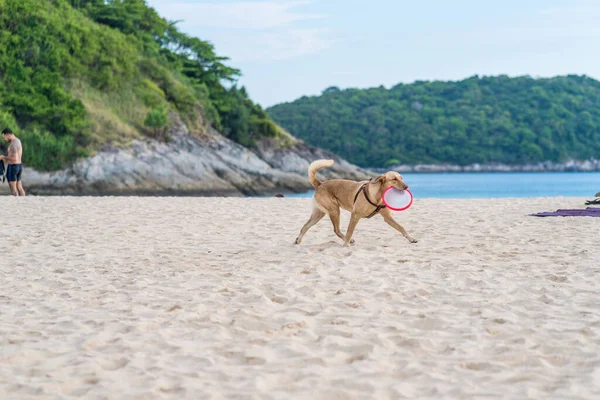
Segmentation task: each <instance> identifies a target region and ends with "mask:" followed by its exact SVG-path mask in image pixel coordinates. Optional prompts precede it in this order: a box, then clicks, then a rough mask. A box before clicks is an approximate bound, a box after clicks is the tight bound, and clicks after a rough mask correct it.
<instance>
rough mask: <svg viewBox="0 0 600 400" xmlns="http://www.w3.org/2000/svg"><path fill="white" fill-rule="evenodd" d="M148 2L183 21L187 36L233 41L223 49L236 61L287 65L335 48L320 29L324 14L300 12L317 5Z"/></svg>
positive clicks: (303, 1) (297, 0)
mask: <svg viewBox="0 0 600 400" xmlns="http://www.w3.org/2000/svg"><path fill="white" fill-rule="evenodd" d="M148 3H149V5H150V6H152V7H154V8H155V9H156V10H157V11H158V12H159V14H160V15H161V16H163V17H165V18H167V19H168V20H180V21H181V22H180V23H179V24H178V26H179V27H180V29H181V30H183V31H185V32H186V33H188V34H192V35H194V36H198V37H200V38H201V39H204V40H208V41H210V42H216V41H215V40H213V38H211V37H205V36H206V35H205V34H202V33H201V32H206V30H207V28H210V29H211V31H212V32H215V36H216V37H221V38H223V43H225V42H229V43H228V44H227V45H225V46H222V47H226V48H228V49H229V54H227V55H228V56H229V57H231V59H232V60H234V61H250V60H252V61H256V60H265V61H277V60H287V59H292V58H296V57H303V56H307V55H313V54H317V53H319V52H321V51H323V50H325V49H327V48H328V47H330V46H331V45H332V44H333V41H332V40H330V39H327V37H326V34H327V30H326V29H323V28H321V27H319V26H318V25H319V22H321V21H323V20H324V19H326V18H327V16H326V15H321V14H310V13H305V12H301V11H299V10H298V9H301V8H306V7H308V6H310V5H311V4H313V2H312V1H308V0H294V1H281V0H279V1H278V0H263V1H233V2H225V3H224V2H223V1H221V2H218V3H217V2H206V1H203V2H192V1H185V0H176V1H169V0H149V1H148ZM305 25H309V27H306V26H305ZM315 25H317V26H315ZM231 41H233V42H234V43H232V42H231ZM216 45H217V46H219V43H218V42H217V43H216ZM217 50H218V48H217Z"/></svg>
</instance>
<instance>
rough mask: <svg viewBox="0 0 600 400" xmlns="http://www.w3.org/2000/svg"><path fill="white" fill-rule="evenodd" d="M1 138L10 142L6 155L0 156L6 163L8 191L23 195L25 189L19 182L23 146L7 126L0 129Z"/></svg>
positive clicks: (15, 194)
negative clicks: (0, 130)
mask: <svg viewBox="0 0 600 400" xmlns="http://www.w3.org/2000/svg"><path fill="white" fill-rule="evenodd" d="M2 139H4V140H5V141H7V142H9V143H10V145H9V146H8V155H7V156H0V161H4V162H5V163H6V164H8V166H7V167H6V177H7V178H8V186H10V192H11V193H12V195H13V196H25V190H23V184H22V182H21V174H22V172H23V166H22V165H21V158H22V157H23V146H22V145H21V141H20V140H19V139H18V138H17V137H16V136H15V135H14V133H12V131H11V130H10V129H8V128H6V129H5V130H3V131H2Z"/></svg>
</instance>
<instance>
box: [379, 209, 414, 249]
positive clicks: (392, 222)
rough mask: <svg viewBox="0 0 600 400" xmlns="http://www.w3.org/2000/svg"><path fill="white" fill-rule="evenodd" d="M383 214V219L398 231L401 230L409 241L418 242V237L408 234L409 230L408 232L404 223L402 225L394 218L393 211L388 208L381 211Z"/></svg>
mask: <svg viewBox="0 0 600 400" xmlns="http://www.w3.org/2000/svg"><path fill="white" fill-rule="evenodd" d="M381 216H382V217H383V220H384V221H385V222H387V224H388V225H389V226H391V227H392V228H394V229H396V230H397V231H398V232H400V233H401V234H402V236H404V237H405V238H406V239H407V240H408V241H409V242H411V243H417V239H415V238H413V237H412V236H410V235H409V234H408V232H406V229H404V228H403V227H402V225H400V224H399V223H397V222H396V221H395V220H394V218H392V215H391V213H390V212H389V211H388V210H385V211H383V212H382V213H381Z"/></svg>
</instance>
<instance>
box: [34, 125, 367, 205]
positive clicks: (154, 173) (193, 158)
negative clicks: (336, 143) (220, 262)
mask: <svg viewBox="0 0 600 400" xmlns="http://www.w3.org/2000/svg"><path fill="white" fill-rule="evenodd" d="M169 136H170V138H171V139H170V140H169V141H168V142H159V141H155V140H145V141H143V140H137V141H133V142H132V143H131V144H130V146H129V147H128V148H107V149H105V150H103V151H101V152H99V153H98V154H96V155H94V156H93V157H89V158H86V159H83V160H80V161H78V162H76V163H75V164H74V165H72V166H71V167H70V168H68V169H65V170H61V171H57V172H52V173H41V172H38V171H35V170H33V169H31V168H25V169H24V171H23V182H24V186H25V188H26V190H27V191H28V193H29V194H34V195H205V196H247V195H267V194H271V193H281V192H288V193H289V192H304V191H308V190H310V189H312V186H311V185H310V183H309V181H308V176H307V168H308V165H309V163H310V162H312V161H314V160H315V159H317V158H320V157H323V158H329V157H330V153H328V152H324V151H323V150H319V149H315V148H311V147H309V146H306V145H304V144H302V143H295V144H293V145H292V146H291V147H290V148H288V149H280V148H279V149H278V148H276V146H275V145H271V146H270V147H269V146H267V145H266V144H264V143H263V144H262V145H261V146H262V147H261V146H259V149H257V150H255V151H251V150H249V149H247V148H245V147H243V146H241V145H239V144H237V143H235V142H233V141H231V140H229V139H227V138H225V137H223V136H222V135H220V134H219V133H218V132H216V131H215V130H213V129H209V130H208V132H207V134H206V135H201V136H194V135H192V134H190V133H189V132H188V130H187V128H186V127H185V125H183V124H177V126H176V127H175V128H174V129H173V130H172V131H171V132H170V135H169ZM336 161H337V163H336V165H334V167H333V168H332V171H326V170H322V171H323V177H327V176H329V177H337V178H348V179H357V178H358V179H362V178H365V177H367V176H369V173H368V172H366V171H363V170H361V169H359V168H358V167H355V166H353V165H351V164H349V163H347V162H346V161H344V160H341V159H339V158H336Z"/></svg>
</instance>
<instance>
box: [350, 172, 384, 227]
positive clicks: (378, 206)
mask: <svg viewBox="0 0 600 400" xmlns="http://www.w3.org/2000/svg"><path fill="white" fill-rule="evenodd" d="M372 181H373V179H370V180H369V182H367V183H364V184H363V185H362V186H361V187H360V189H358V192H356V195H355V196H354V204H356V200H357V199H358V195H359V194H360V192H363V193H364V195H365V199H367V201H368V202H369V204H371V205H372V206H374V207H375V211H373V212H372V213H371V215H369V216H368V217H367V218H372V217H373V216H375V215H376V214H377V213H378V212H379V211H381V210H382V209H384V208H386V205H385V204H375V203H373V202H372V201H371V199H370V198H369V194H368V193H367V185H368V184H369V183H371V182H372Z"/></svg>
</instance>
